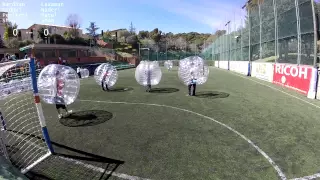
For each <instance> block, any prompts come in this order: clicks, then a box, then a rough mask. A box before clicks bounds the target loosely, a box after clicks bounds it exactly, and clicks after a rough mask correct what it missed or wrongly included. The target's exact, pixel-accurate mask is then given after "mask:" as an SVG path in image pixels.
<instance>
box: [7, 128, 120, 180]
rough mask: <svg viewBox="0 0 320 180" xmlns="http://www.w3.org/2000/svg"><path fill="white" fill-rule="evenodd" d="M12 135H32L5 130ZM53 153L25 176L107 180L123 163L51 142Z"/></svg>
mask: <svg viewBox="0 0 320 180" xmlns="http://www.w3.org/2000/svg"><path fill="white" fill-rule="evenodd" d="M7 131H10V132H12V133H16V134H20V135H24V136H27V137H33V138H37V139H40V140H42V141H44V139H43V138H41V137H39V136H36V135H34V134H29V133H22V132H18V131H14V130H9V129H8V130H7ZM51 143H52V145H53V147H54V149H55V153H54V154H53V155H51V156H49V157H48V158H46V159H45V160H43V161H41V162H40V163H39V164H37V165H36V166H35V167H33V168H32V169H31V170H30V171H29V172H28V173H26V174H25V175H26V176H27V177H28V178H29V179H33V180H57V179H59V180H60V179H70V180H73V179H77V180H87V179H92V180H101V179H109V178H110V177H111V176H112V173H113V172H115V170H116V169H117V168H118V167H119V166H120V165H123V164H124V161H121V160H116V159H111V158H107V157H103V156H99V155H96V154H92V153H89V152H85V151H82V150H78V149H75V148H71V147H68V146H66V145H63V144H59V143H56V142H53V141H51Z"/></svg>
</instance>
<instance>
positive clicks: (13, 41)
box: [5, 38, 20, 48]
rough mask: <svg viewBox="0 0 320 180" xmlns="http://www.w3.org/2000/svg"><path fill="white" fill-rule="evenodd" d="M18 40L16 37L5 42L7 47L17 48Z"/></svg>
mask: <svg viewBox="0 0 320 180" xmlns="http://www.w3.org/2000/svg"><path fill="white" fill-rule="evenodd" d="M19 45H20V42H19V41H18V39H17V38H10V39H9V40H7V41H6V42H5V46H6V47H7V48H19Z"/></svg>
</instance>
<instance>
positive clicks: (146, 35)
mask: <svg viewBox="0 0 320 180" xmlns="http://www.w3.org/2000/svg"><path fill="white" fill-rule="evenodd" d="M138 37H139V39H145V38H149V32H148V31H139V34H138Z"/></svg>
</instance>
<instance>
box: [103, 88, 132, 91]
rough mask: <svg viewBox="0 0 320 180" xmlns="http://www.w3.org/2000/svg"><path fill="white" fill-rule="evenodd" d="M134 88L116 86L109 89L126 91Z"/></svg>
mask: <svg viewBox="0 0 320 180" xmlns="http://www.w3.org/2000/svg"><path fill="white" fill-rule="evenodd" d="M132 90H133V88H132V87H115V88H111V89H109V91H108V92H126V91H132Z"/></svg>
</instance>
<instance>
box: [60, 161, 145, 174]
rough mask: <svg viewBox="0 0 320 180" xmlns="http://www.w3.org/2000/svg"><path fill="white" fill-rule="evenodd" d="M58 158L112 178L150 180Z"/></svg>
mask: <svg viewBox="0 0 320 180" xmlns="http://www.w3.org/2000/svg"><path fill="white" fill-rule="evenodd" d="M59 158H61V159H63V160H65V161H68V162H72V163H74V164H77V165H81V166H83V167H85V168H88V169H91V170H94V171H96V172H100V173H104V172H105V173H106V174H111V175H112V176H116V177H119V178H122V179H127V180H150V179H146V178H141V177H137V176H130V175H127V174H122V173H116V172H111V171H105V169H103V168H101V167H97V166H93V165H91V164H86V163H83V162H81V161H78V160H74V159H70V158H66V157H61V156H59Z"/></svg>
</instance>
